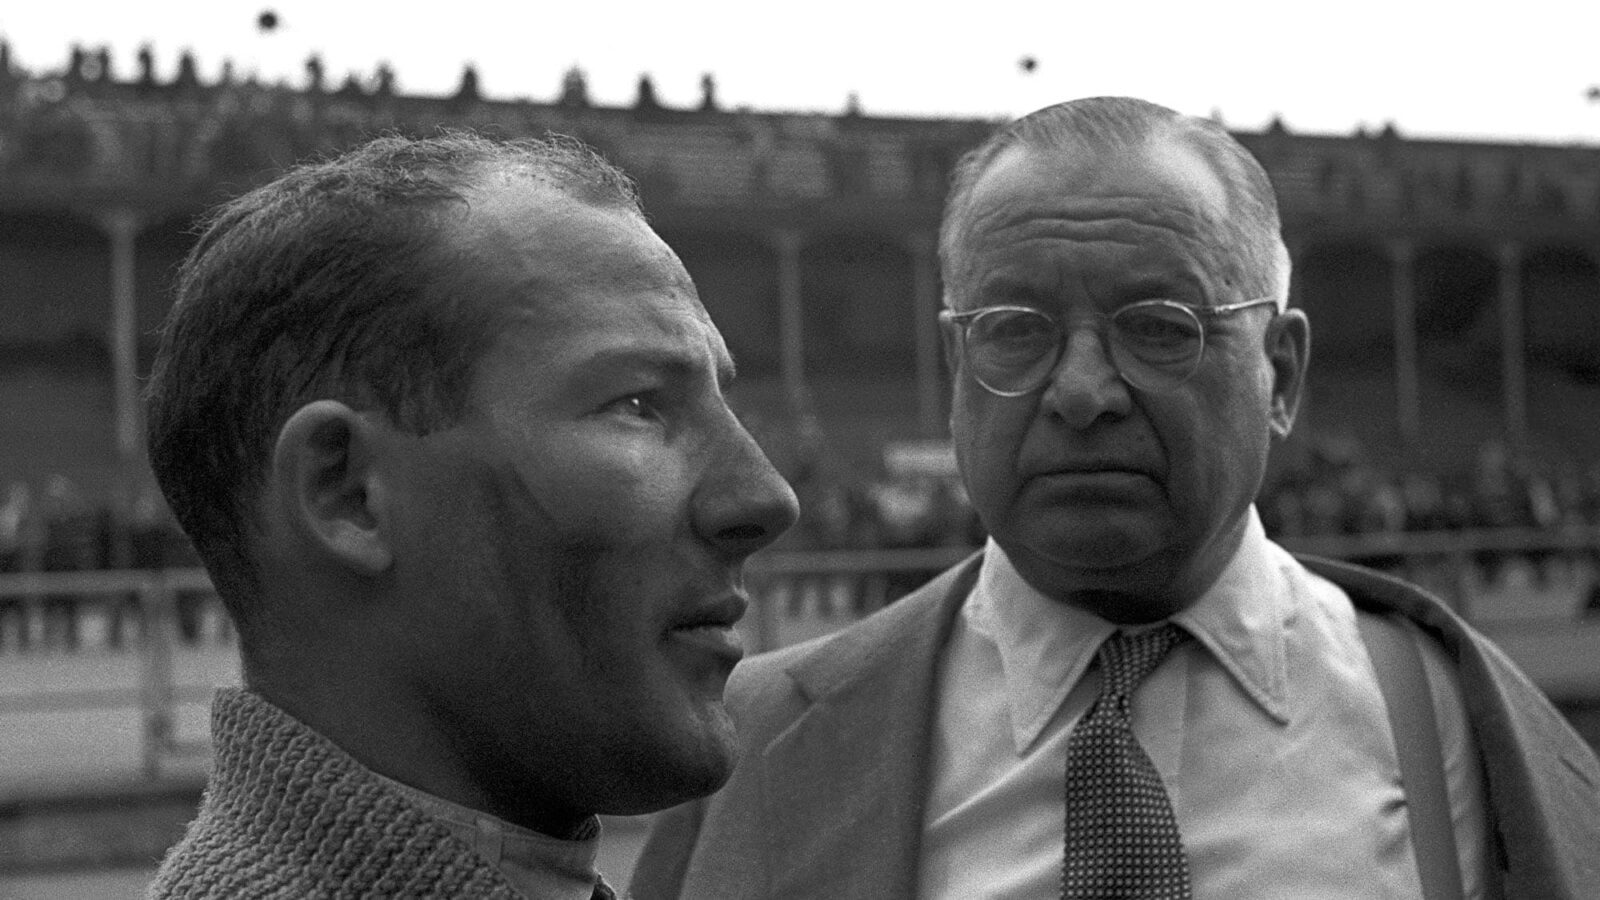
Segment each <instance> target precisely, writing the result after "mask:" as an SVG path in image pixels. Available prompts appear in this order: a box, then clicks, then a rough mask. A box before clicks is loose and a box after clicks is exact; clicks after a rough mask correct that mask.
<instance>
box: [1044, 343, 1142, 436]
mask: <svg viewBox="0 0 1600 900" xmlns="http://www.w3.org/2000/svg"><path fill="white" fill-rule="evenodd" d="M1042 402H1043V403H1044V405H1045V406H1046V408H1048V409H1050V410H1052V411H1053V412H1055V414H1056V415H1059V416H1060V417H1061V419H1062V421H1064V422H1065V423H1066V424H1067V426H1068V427H1070V428H1074V429H1079V430H1082V429H1085V428H1088V427H1089V426H1091V425H1093V424H1094V423H1095V422H1096V421H1098V420H1099V419H1100V418H1101V417H1102V416H1109V417H1112V418H1120V417H1122V416H1125V415H1127V414H1128V412H1129V411H1130V410H1131V409H1132V408H1133V395H1132V394H1131V393H1130V389H1129V387H1128V384H1127V382H1125V381H1123V380H1122V376H1121V375H1119V374H1117V367H1116V364H1115V363H1113V362H1112V360H1111V355H1110V354H1109V353H1108V352H1107V348H1106V345H1105V341H1104V339H1102V337H1101V336H1100V333H1099V332H1098V331H1097V330H1096V329H1095V328H1093V327H1091V326H1082V327H1078V328H1073V329H1071V330H1070V331H1069V332H1067V346H1066V347H1065V348H1064V350H1063V351H1062V354H1061V359H1060V361H1059V362H1057V363H1056V368H1055V371H1053V372H1051V373H1050V381H1049V382H1047V383H1046V385H1045V392H1044V397H1043V400H1042Z"/></svg>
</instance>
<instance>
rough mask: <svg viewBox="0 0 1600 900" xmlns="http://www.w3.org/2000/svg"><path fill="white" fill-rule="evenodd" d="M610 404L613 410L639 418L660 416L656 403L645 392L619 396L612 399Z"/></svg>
mask: <svg viewBox="0 0 1600 900" xmlns="http://www.w3.org/2000/svg"><path fill="white" fill-rule="evenodd" d="M608 406H609V409H610V410H611V411H613V412H616V413H618V414H620V415H624V416H632V417H634V418H639V419H656V418H659V412H658V410H657V409H656V406H655V404H654V403H652V402H651V401H650V398H649V397H648V396H646V395H644V394H629V395H628V396H626V397H619V398H617V399H616V400H613V401H611V403H610V404H609V405H608Z"/></svg>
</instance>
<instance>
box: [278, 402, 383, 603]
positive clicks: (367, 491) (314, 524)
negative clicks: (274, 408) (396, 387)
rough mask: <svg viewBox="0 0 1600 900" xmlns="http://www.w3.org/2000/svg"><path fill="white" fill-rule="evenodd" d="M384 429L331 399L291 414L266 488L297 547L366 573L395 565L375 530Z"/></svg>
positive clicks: (377, 527)
mask: <svg viewBox="0 0 1600 900" xmlns="http://www.w3.org/2000/svg"><path fill="white" fill-rule="evenodd" d="M384 427H385V426H384V424H383V423H381V422H378V421H375V420H374V419H373V418H372V417H370V416H368V415H365V414H363V413H360V412H357V411H356V410H354V409H351V408H350V407H349V406H346V405H345V404H343V403H340V402H338V401H337V400H318V401H315V402H313V403H308V404H306V405H305V406H302V407H301V408H300V409H299V410H297V411H296V412H295V413H294V415H292V416H290V417H289V420H288V421H287V422H285V423H283V428H282V429H280V430H279V431H278V441H277V443H276V445H274V447H273V451H272V471H271V474H270V476H269V483H268V490H269V491H270V492H271V493H272V494H273V497H272V502H273V503H274V504H275V505H276V507H277V510H278V512H279V514H280V515H281V516H283V517H284V520H285V524H286V525H287V526H288V528H289V529H290V530H291V531H293V532H294V533H295V534H296V535H297V536H298V537H299V538H300V540H301V541H303V542H304V543H305V544H307V545H309V546H310V547H312V548H314V549H318V550H321V551H322V553H323V554H325V555H326V557H328V558H329V559H331V560H332V561H335V562H336V563H337V564H342V565H344V566H346V567H348V568H350V569H353V570H355V571H357V572H358V573H360V574H364V575H377V574H380V573H382V572H384V571H386V570H387V569H388V568H389V566H390V565H391V564H392V563H393V562H394V553H393V548H391V547H390V545H389V542H388V539H387V537H386V536H385V533H384V530H383V529H382V528H381V527H380V521H381V519H380V516H379V514H378V505H377V503H376V500H377V491H378V486H377V480H378V478H377V474H378V473H377V467H376V465H375V462H376V453H377V451H378V449H379V443H380V441H381V439H382V437H383V435H381V434H379V433H378V432H379V430H380V429H382V428H384Z"/></svg>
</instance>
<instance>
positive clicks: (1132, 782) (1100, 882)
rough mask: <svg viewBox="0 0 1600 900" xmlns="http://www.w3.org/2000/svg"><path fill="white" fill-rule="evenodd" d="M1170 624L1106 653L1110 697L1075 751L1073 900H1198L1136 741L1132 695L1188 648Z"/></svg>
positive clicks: (1066, 869) (1104, 694)
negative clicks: (1182, 647) (1193, 899)
mask: <svg viewBox="0 0 1600 900" xmlns="http://www.w3.org/2000/svg"><path fill="white" fill-rule="evenodd" d="M1188 636H1189V635H1188V634H1187V633H1186V632H1184V631H1183V630H1182V629H1180V628H1178V626H1176V625H1172V624H1170V623H1169V624H1167V625H1164V626H1162V627H1160V628H1152V629H1150V630H1148V631H1143V632H1140V633H1138V634H1124V633H1122V632H1120V631H1119V632H1117V633H1116V634H1115V635H1112V636H1111V637H1110V638H1108V639H1107V640H1106V642H1105V643H1104V644H1102V645H1100V652H1099V655H1098V659H1099V661H1100V676H1101V679H1102V683H1101V686H1100V696H1099V697H1098V698H1097V699H1096V700H1095V702H1094V705H1093V706H1092V707H1090V708H1089V712H1088V713H1087V714H1086V715H1085V716H1084V717H1083V718H1082V719H1081V720H1080V721H1079V722H1078V725H1077V727H1076V728H1074V729H1073V730H1072V736H1071V737H1070V738H1069V739H1068V741H1067V820H1066V854H1065V856H1064V858H1063V860H1062V864H1061V896H1062V897H1063V898H1066V900H1088V898H1097V900H1105V898H1125V900H1190V898H1191V897H1192V896H1193V895H1192V894H1191V892H1190V887H1189V861H1188V859H1187V858H1185V856H1184V854H1183V839H1182V838H1181V837H1180V836H1179V834H1178V820H1177V819H1176V818H1175V817H1174V816H1173V814H1172V800H1171V798H1169V797H1168V796H1167V789H1166V787H1165V786H1164V785H1163V784H1162V783H1161V776H1160V775H1159V774H1158V773H1157V772H1156V768H1155V766H1154V765H1152V764H1151V762H1150V757H1149V756H1147V755H1146V754H1145V752H1144V748H1143V747H1141V746H1139V741H1138V740H1137V739H1135V738H1134V736H1133V723H1132V720H1131V718H1130V716H1129V700H1128V695H1129V694H1131V693H1133V689H1134V688H1135V687H1137V686H1138V684H1139V682H1141V681H1143V680H1144V678H1145V676H1147V675H1149V674H1150V673H1151V672H1152V671H1154V670H1155V668H1156V666H1158V665H1160V664H1161V660H1162V659H1164V658H1165V657H1166V655H1167V653H1169V652H1170V651H1171V650H1172V648H1173V647H1175V646H1177V645H1178V644H1179V643H1181V642H1182V641H1184V640H1186V639H1187V638H1188Z"/></svg>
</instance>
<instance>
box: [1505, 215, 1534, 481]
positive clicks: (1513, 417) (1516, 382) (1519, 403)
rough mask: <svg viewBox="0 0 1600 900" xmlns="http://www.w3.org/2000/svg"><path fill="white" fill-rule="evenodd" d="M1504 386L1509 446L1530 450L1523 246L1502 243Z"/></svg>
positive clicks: (1515, 449)
mask: <svg viewBox="0 0 1600 900" xmlns="http://www.w3.org/2000/svg"><path fill="white" fill-rule="evenodd" d="M1499 256H1500V260H1499V261H1500V387H1501V392H1502V403H1503V405H1504V409H1505V417H1506V445H1507V446H1509V447H1510V448H1511V449H1512V451H1513V452H1515V453H1521V452H1523V451H1524V450H1526V449H1527V441H1528V359H1527V352H1528V350H1527V341H1526V327H1525V324H1524V319H1523V312H1522V306H1523V301H1522V247H1521V246H1520V245H1519V244H1517V243H1516V242H1515V241H1505V242H1504V243H1502V244H1501V245H1500V253H1499Z"/></svg>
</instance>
